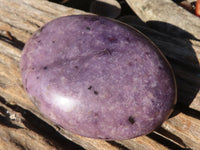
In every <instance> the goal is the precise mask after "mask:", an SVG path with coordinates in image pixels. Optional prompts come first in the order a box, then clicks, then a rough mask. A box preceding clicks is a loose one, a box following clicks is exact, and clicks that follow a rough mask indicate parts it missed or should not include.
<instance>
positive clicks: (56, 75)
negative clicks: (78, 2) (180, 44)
mask: <svg viewBox="0 0 200 150" xmlns="http://www.w3.org/2000/svg"><path fill="white" fill-rule="evenodd" d="M21 71H22V79H23V84H24V87H25V88H26V90H27V92H28V94H29V96H30V98H31V99H32V101H33V102H34V103H35V104H36V105H37V106H38V108H39V109H40V111H41V112H42V113H43V114H44V115H45V116H47V117H48V118H49V119H50V120H52V121H53V122H55V123H56V124H58V125H60V126H62V127H63V128H65V129H66V130H69V131H71V132H73V133H76V134H79V135H82V136H86V137H92V138H100V139H111V140H114V139H118V140H121V139H129V138H133V137H137V136H140V135H145V134H148V133H150V132H151V131H152V130H154V129H155V128H156V127H157V126H159V125H160V124H161V123H162V122H163V121H164V120H166V119H167V117H168V116H169V114H170V113H171V109H172V107H173V105H174V104H175V99H176V92H175V91H176V90H175V88H176V87H175V81H174V77H173V74H172V72H171V69H170V66H169V64H168V63H167V62H166V60H165V58H164V57H163V56H162V55H161V53H160V52H159V50H158V49H157V48H156V47H155V46H154V45H153V44H152V43H151V42H150V41H149V40H148V39H147V38H145V37H144V36H143V35H142V34H140V33H139V32H137V31H135V30H134V29H132V28H130V27H128V26H127V25H124V24H122V23H119V22H116V21H113V20H110V19H106V18H103V17H98V16H90V15H87V16H86V15H80V16H68V17H62V18H58V19H56V20H54V21H51V22H50V23H48V24H46V25H45V26H44V27H42V28H41V29H40V30H39V31H37V32H36V33H35V34H34V35H33V36H32V37H31V39H30V40H29V41H28V42H27V44H26V46H25V48H24V50H23V55H22V59H21Z"/></svg>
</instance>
